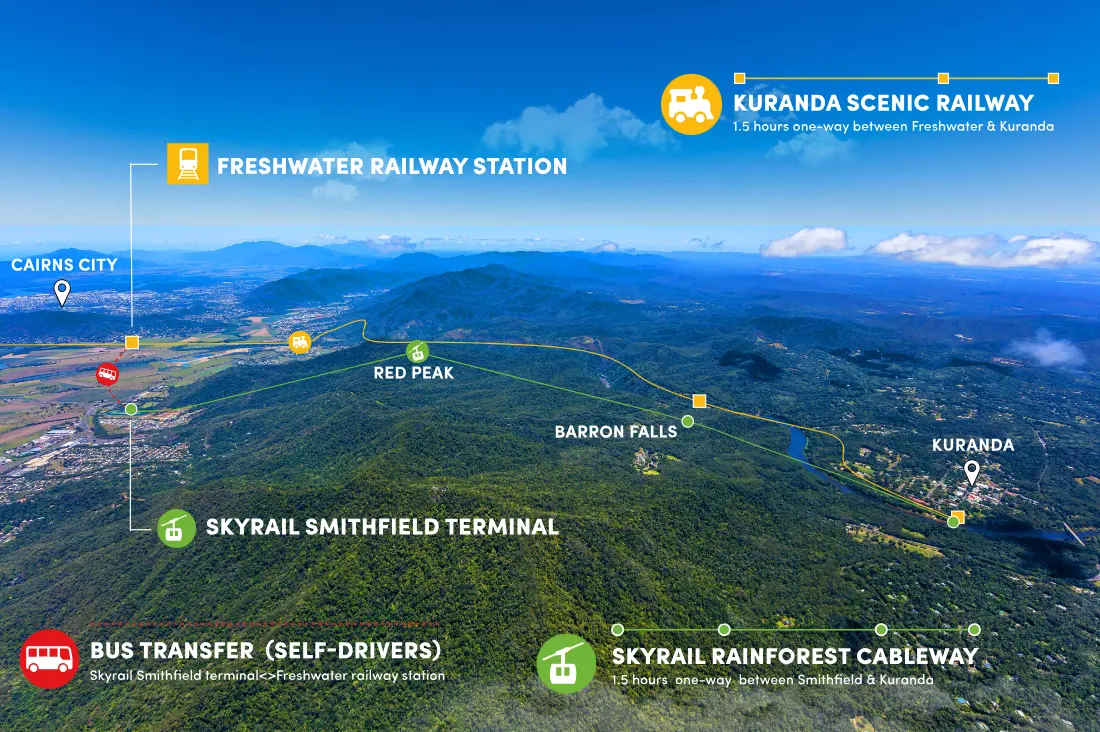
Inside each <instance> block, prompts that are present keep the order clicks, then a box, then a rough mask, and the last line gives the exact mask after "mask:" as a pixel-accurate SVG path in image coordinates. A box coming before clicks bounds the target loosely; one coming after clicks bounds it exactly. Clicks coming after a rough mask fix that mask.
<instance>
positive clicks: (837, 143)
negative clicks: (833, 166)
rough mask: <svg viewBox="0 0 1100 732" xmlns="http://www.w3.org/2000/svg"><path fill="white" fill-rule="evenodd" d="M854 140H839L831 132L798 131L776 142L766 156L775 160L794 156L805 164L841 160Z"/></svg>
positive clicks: (849, 153)
mask: <svg viewBox="0 0 1100 732" xmlns="http://www.w3.org/2000/svg"><path fill="white" fill-rule="evenodd" d="M855 146H856V141H855V140H841V139H840V138H839V137H837V136H836V135H834V134H833V133H832V132H827V131H825V130H815V131H813V132H799V133H798V134H797V135H795V136H794V137H792V138H791V139H789V140H785V141H783V142H778V143H776V145H775V147H773V148H772V149H771V150H768V157H769V158H774V159H776V160H782V159H783V158H794V159H795V160H799V161H801V162H803V163H806V164H807V165H820V164H821V163H824V162H827V161H829V160H843V159H844V158H847V157H849V156H851V154H852V150H853V149H855Z"/></svg>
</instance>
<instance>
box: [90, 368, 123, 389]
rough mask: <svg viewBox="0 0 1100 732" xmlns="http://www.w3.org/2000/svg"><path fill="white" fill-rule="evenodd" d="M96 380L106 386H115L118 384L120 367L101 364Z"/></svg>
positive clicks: (97, 370) (96, 372)
mask: <svg viewBox="0 0 1100 732" xmlns="http://www.w3.org/2000/svg"><path fill="white" fill-rule="evenodd" d="M95 378H96V380H97V381H99V383H101V384H103V385H104V386H114V385H115V384H117V383H118V367H117V366H115V365H114V364H113V363H101V364H99V366H98V367H97V368H96V370H95Z"/></svg>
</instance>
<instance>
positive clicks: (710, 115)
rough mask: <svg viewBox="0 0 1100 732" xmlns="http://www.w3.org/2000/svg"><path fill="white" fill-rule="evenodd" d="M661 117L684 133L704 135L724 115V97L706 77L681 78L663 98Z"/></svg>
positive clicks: (673, 82)
mask: <svg viewBox="0 0 1100 732" xmlns="http://www.w3.org/2000/svg"><path fill="white" fill-rule="evenodd" d="M661 115H662V116H663V117H664V118H665V122H668V126H669V127H671V128H672V129H674V130H676V131H677V132H679V133H680V134H682V135H701V134H703V133H704V132H706V131H707V130H709V129H710V128H711V127H714V125H715V123H717V122H718V118H719V117H721V116H722V94H721V92H719V91H718V87H717V86H715V84H714V82H713V81H711V80H710V79H708V78H707V77H705V76H701V75H699V74H683V75H681V76H677V77H676V78H675V79H673V80H672V81H671V82H669V85H668V86H666V87H665V91H664V94H662V95H661Z"/></svg>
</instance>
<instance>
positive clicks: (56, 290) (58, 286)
mask: <svg viewBox="0 0 1100 732" xmlns="http://www.w3.org/2000/svg"><path fill="white" fill-rule="evenodd" d="M72 289H73V288H72V287H70V286H69V281H68V280H58V281H57V282H55V283H53V294H54V296H55V297H56V298H57V302H58V304H59V305H61V307H65V301H66V300H68V299H69V293H70V292H71V291H72Z"/></svg>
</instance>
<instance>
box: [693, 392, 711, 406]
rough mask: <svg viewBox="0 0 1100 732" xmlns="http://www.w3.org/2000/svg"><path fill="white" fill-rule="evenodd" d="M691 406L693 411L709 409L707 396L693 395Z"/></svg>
mask: <svg viewBox="0 0 1100 732" xmlns="http://www.w3.org/2000/svg"><path fill="white" fill-rule="evenodd" d="M691 406H692V408H693V409H706V408H707V395H706V394H692V395H691Z"/></svg>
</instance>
